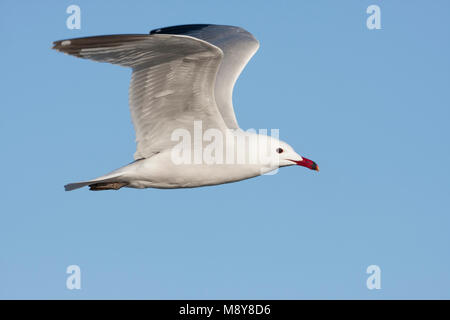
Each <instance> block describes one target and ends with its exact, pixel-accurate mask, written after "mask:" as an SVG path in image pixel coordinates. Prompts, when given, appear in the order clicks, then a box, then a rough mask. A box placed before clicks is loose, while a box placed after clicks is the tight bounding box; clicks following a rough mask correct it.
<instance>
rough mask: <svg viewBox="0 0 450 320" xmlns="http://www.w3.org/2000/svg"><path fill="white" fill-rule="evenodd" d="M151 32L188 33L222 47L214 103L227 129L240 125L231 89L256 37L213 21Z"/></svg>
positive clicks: (253, 46)
mask: <svg viewBox="0 0 450 320" xmlns="http://www.w3.org/2000/svg"><path fill="white" fill-rule="evenodd" d="M150 34H179V35H188V36H192V37H195V38H198V39H201V40H204V41H207V42H209V43H211V44H213V45H215V46H217V47H219V48H220V49H222V51H223V53H224V57H223V61H222V64H221V66H220V68H219V72H218V74H217V79H216V85H215V98H216V103H217V105H218V107H219V110H220V113H221V114H222V117H223V119H224V121H225V123H226V125H227V126H228V128H232V129H237V128H239V126H238V123H237V120H236V116H235V114H234V109H233V102H232V98H233V88H234V84H235V83H236V80H237V78H238V77H239V75H240V74H241V72H242V70H243V69H244V67H245V66H246V65H247V62H248V61H249V60H250V59H251V57H252V56H253V55H254V54H255V52H256V51H257V50H258V48H259V42H258V40H256V39H255V37H254V36H253V35H252V34H251V33H249V32H248V31H246V30H244V29H242V28H239V27H233V26H221V25H213V24H190V25H180V26H174V27H167V28H161V29H155V30H152V31H150Z"/></svg>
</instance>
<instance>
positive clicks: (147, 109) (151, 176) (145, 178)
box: [53, 24, 319, 191]
mask: <svg viewBox="0 0 450 320" xmlns="http://www.w3.org/2000/svg"><path fill="white" fill-rule="evenodd" d="M258 48H259V42H258V40H256V39H255V37H254V36H253V35H252V34H251V33H249V32H248V31H246V30H244V29H242V28H240V27H235V26H224V25H213V24H190V25H179V26H171V27H165V28H160V29H155V30H152V31H150V33H149V34H119V35H103V36H93V37H85V38H76V39H68V40H60V41H55V42H53V49H55V50H57V51H60V52H63V53H66V54H69V55H73V56H76V57H79V58H84V59H90V60H94V61H97V62H107V63H111V64H115V65H120V66H123V67H128V68H131V69H132V75H131V83H130V88H129V107H130V112H131V119H132V122H133V125H134V128H135V131H136V144H137V146H136V152H135V154H134V161H133V162H132V163H130V164H128V165H125V166H123V167H121V168H119V169H117V170H114V171H112V172H110V173H108V174H106V175H103V176H100V177H98V178H95V179H92V180H87V181H82V182H75V183H70V184H67V185H65V186H64V188H65V190H66V191H71V190H74V189H78V188H82V187H85V186H89V188H90V190H94V191H99V190H118V189H120V188H122V187H127V188H138V189H143V188H160V189H173V188H193V187H201V186H211V185H218V184H224V183H230V182H236V181H240V180H244V179H249V178H253V177H256V176H260V175H262V174H266V173H269V172H273V171H276V170H278V168H280V167H286V166H291V165H299V166H303V167H306V168H309V169H311V170H316V171H319V167H318V166H317V164H316V163H315V162H314V161H312V160H309V159H307V158H305V157H302V156H300V155H299V154H297V153H296V152H295V151H294V149H293V148H292V147H291V146H290V145H288V144H287V143H285V142H283V141H280V140H279V139H277V138H276V137H272V136H268V135H264V134H257V133H256V132H246V131H244V130H242V129H240V128H239V125H238V123H237V120H236V116H235V113H234V109H233V104H232V95H233V88H234V85H235V82H236V80H237V78H238V77H239V75H240V74H241V72H242V70H243V69H244V67H245V66H246V64H247V63H248V61H249V60H250V59H251V57H252V56H253V55H254V54H255V52H256V51H257V50H258ZM183 135H184V136H183ZM181 136H183V137H182V138H183V139H181V138H180V137H181ZM192 136H194V142H193V143H192V141H191V140H192ZM196 136H199V137H200V138H198V137H197V138H196ZM177 137H178V140H177V139H176V138H177ZM213 138H214V139H213ZM189 139H191V140H189ZM195 139H197V140H195ZM208 139H209V140H208ZM180 140H183V141H181V142H180ZM205 140H207V141H211V144H213V142H214V143H215V144H214V145H213V146H212V147H210V149H211V148H212V149H211V150H213V152H211V153H210V154H209V155H210V157H206V156H205V155H206V154H205V153H201V152H205V151H206V149H207V148H208V146H209V145H208V146H206V147H205V146H204V142H205ZM213 140H214V141H213ZM236 141H241V142H242V141H244V142H242V143H240V144H241V145H245V147H244V148H240V147H239V145H240V144H239V143H237V142H236ZM211 150H210V151H211ZM239 150H240V151H242V150H243V151H242V152H241V154H243V157H241V160H240V161H237V160H236V158H237V154H239V152H238V151H239ZM199 152H200V156H197V155H198V154H199ZM263 153H264V154H265V156H264V157H259V156H258V157H254V155H255V154H263ZM196 156H197V157H196ZM193 158H194V160H192V159H193ZM207 158H208V159H207ZM225 158H226V160H227V161H225V160H224V159H225ZM249 158H252V159H253V160H252V161H249ZM180 159H181V160H180ZM255 159H256V160H255Z"/></svg>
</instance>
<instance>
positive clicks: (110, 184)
mask: <svg viewBox="0 0 450 320" xmlns="http://www.w3.org/2000/svg"><path fill="white" fill-rule="evenodd" d="M127 185H128V183H127V182H125V181H123V179H121V174H117V175H112V174H108V175H106V176H102V177H99V178H97V179H93V180H89V181H80V182H74V183H69V184H66V185H65V186H64V189H65V190H66V191H72V190H75V189H79V188H83V187H86V186H89V190H92V191H101V190H119V189H120V188H122V187H125V186H127Z"/></svg>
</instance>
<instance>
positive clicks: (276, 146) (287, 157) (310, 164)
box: [258, 135, 319, 171]
mask: <svg viewBox="0 0 450 320" xmlns="http://www.w3.org/2000/svg"><path fill="white" fill-rule="evenodd" d="M261 142H262V143H261ZM258 149H259V152H260V153H265V154H266V156H265V157H264V158H265V159H266V161H267V162H268V163H270V166H271V167H278V168H281V167H287V166H292V165H298V166H302V167H306V168H308V169H311V170H314V171H319V166H318V165H317V163H315V162H314V161H312V160H310V159H307V158H305V157H302V156H300V155H299V154H298V153H297V152H295V150H294V148H292V147H291V146H290V145H289V144H287V143H286V142H284V141H281V140H278V139H276V138H274V137H269V136H261V135H259V143H258ZM267 162H266V163H267Z"/></svg>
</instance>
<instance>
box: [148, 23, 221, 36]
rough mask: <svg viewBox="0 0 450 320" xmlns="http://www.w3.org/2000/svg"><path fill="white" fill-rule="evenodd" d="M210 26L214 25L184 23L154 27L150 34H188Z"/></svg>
mask: <svg viewBox="0 0 450 320" xmlns="http://www.w3.org/2000/svg"><path fill="white" fill-rule="evenodd" d="M208 26H212V24H200V23H198V24H183V25H179V26H171V27H165V28H159V29H154V30H152V31H150V34H186V33H189V32H192V31H196V30H200V29H203V28H206V27H208Z"/></svg>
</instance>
